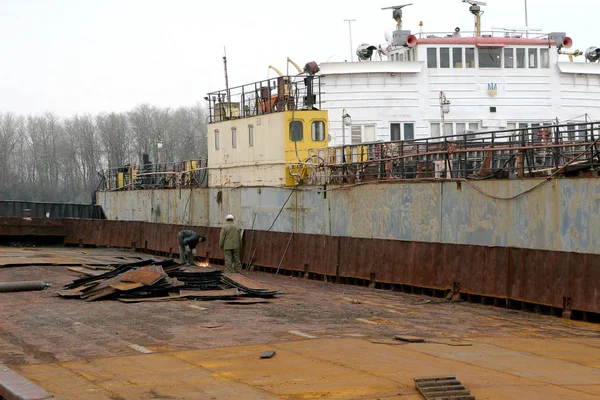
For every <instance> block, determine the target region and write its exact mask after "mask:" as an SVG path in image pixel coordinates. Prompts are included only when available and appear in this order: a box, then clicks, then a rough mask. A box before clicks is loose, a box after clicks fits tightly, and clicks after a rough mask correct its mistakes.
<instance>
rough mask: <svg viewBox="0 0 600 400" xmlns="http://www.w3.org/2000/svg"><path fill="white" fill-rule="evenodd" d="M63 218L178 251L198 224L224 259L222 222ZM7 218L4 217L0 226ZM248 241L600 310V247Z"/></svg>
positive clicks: (92, 233) (255, 259)
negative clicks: (586, 250)
mask: <svg viewBox="0 0 600 400" xmlns="http://www.w3.org/2000/svg"><path fill="white" fill-rule="evenodd" d="M34 221H35V220H34ZM37 221H40V220H37ZM40 222H43V220H41V221H40ZM62 222H63V225H64V229H65V232H66V237H65V243H68V244H80V245H101V246H115V247H128V248H129V247H131V248H136V249H138V250H146V251H155V252H162V253H167V254H173V255H174V256H177V254H178V252H179V247H178V244H177V232H179V231H180V230H182V229H194V230H196V231H197V232H198V233H200V234H202V235H206V236H207V238H208V240H207V241H206V242H204V243H200V244H199V245H198V247H197V249H196V253H197V254H198V255H199V256H208V257H209V258H210V259H213V260H222V259H223V253H222V251H221V250H219V232H220V230H219V228H213V227H198V226H182V225H167V224H156V223H150V222H123V221H111V220H81V219H63V220H62ZM5 225H6V223H5V224H4V225H2V224H0V230H3V229H4V228H3V227H4V226H5ZM1 234H2V232H1V231H0V235H1ZM243 242H244V248H243V252H242V260H243V261H244V263H251V264H253V265H257V266H262V267H271V268H279V267H280V268H281V269H282V270H288V271H300V272H304V273H312V274H318V275H322V276H327V277H333V278H355V279H361V280H364V281H367V282H372V283H380V284H391V285H410V286H412V287H418V288H425V289H433V290H442V291H448V290H450V291H454V290H458V291H459V292H460V293H463V294H468V295H477V296H486V297H491V298H495V299H504V300H514V301H520V302H527V303H533V304H539V305H543V306H549V307H554V308H558V309H564V310H567V311H568V310H577V311H582V312H592V313H600V255H596V254H581V253H568V252H560V251H547V250H531V249H522V248H513V247H486V246H473V245H457V244H443V243H426V242H408V241H400V240H382V239H365V238H351V237H336V236H327V235H309V234H299V233H294V234H291V233H284V232H268V231H248V230H247V231H245V233H244V240H243Z"/></svg>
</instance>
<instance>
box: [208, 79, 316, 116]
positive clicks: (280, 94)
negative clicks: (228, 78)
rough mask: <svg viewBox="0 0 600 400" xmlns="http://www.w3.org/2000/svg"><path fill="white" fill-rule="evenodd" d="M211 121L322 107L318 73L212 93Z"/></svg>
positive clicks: (210, 97)
mask: <svg viewBox="0 0 600 400" xmlns="http://www.w3.org/2000/svg"><path fill="white" fill-rule="evenodd" d="M204 99H205V100H206V101H208V104H209V107H208V108H209V122H210V123H214V122H220V121H228V120H234V119H239V118H248V117H253V116H258V115H265V114H271V113H276V112H282V111H292V110H305V109H308V110H311V109H315V108H316V109H320V108H321V82H320V77H319V76H310V75H306V74H300V75H296V76H292V75H287V76H280V77H277V78H272V79H267V80H263V81H259V82H254V83H251V84H248V85H243V86H236V87H233V88H230V89H229V90H220V91H217V92H212V93H209V94H208V96H206V97H205V98H204Z"/></svg>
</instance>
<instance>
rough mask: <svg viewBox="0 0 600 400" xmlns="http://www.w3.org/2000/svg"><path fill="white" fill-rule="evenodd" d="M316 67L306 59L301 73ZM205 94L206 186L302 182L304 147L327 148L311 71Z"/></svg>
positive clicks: (316, 83)
mask: <svg viewBox="0 0 600 400" xmlns="http://www.w3.org/2000/svg"><path fill="white" fill-rule="evenodd" d="M311 68H315V69H316V68H317V67H316V64H313V63H309V64H307V66H306V67H305V72H306V71H310V70H311ZM305 72H304V73H301V74H299V75H297V76H280V77H278V78H275V79H269V80H265V81H260V82H255V83H252V84H249V85H244V86H239V87H235V88H231V89H226V90H223V91H219V92H214V93H209V94H208V96H207V97H206V100H208V102H209V124H208V169H209V186H214V187H228V186H285V185H294V184H296V182H298V181H302V173H303V171H302V168H296V167H292V166H290V163H294V162H295V163H298V164H302V163H303V162H306V158H307V157H308V149H318V148H324V147H327V144H328V139H329V134H328V129H329V124H328V113H327V111H325V110H321V109H320V107H321V90H320V78H319V77H318V76H314V73H305Z"/></svg>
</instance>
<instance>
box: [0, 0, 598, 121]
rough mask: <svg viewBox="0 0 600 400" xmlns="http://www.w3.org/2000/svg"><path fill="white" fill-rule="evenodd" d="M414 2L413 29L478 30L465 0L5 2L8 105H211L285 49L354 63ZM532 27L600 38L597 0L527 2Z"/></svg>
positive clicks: (504, 13)
mask: <svg viewBox="0 0 600 400" xmlns="http://www.w3.org/2000/svg"><path fill="white" fill-rule="evenodd" d="M409 1H412V2H413V3H415V4H414V5H413V6H410V7H407V8H405V11H404V27H405V28H406V29H412V30H413V32H418V28H419V27H418V22H419V20H422V21H423V22H424V27H423V30H424V31H425V32H440V31H452V30H453V29H454V28H455V27H456V26H459V27H461V29H462V30H464V31H470V30H473V16H472V15H471V14H470V13H469V11H468V5H467V4H464V3H462V2H461V0H386V1H383V0H378V1H375V2H370V1H348V0H324V1H321V2H314V3H312V4H311V3H310V2H281V1H272V0H255V1H240V0H227V1H211V2H208V1H201V0H195V1H192V0H189V1H184V0H170V1H158V0H139V1H134V0H94V1H92V0H71V1H68V0H54V1H52V0H12V1H11V0H0V37H2V40H1V43H2V45H1V46H2V47H1V48H2V53H1V54H2V62H1V64H0V111H2V112H5V111H12V112H16V113H25V114H29V113H33V114H39V113H43V112H45V111H52V112H55V113H57V114H58V115H60V116H68V115H71V114H73V113H85V112H90V113H97V112H101V111H124V110H128V109H131V108H132V107H134V106H135V105H137V104H139V103H142V102H149V103H152V104H155V105H159V106H170V107H177V106H180V105H192V104H194V103H196V102H198V101H200V102H202V103H204V100H203V97H204V96H205V95H206V92H209V91H214V90H219V89H223V88H224V86H225V83H224V76H223V64H222V56H223V46H226V47H227V59H228V66H229V82H230V85H231V86H237V85H241V84H245V83H250V82H253V81H257V80H261V79H266V78H267V77H269V76H270V77H273V76H275V74H274V72H273V71H270V72H269V70H268V65H269V64H273V65H274V66H276V67H277V68H279V69H281V70H283V71H285V68H286V66H285V61H286V57H288V56H289V57H290V58H291V59H292V60H294V61H295V62H296V63H298V64H299V65H300V66H303V65H304V64H305V63H306V62H308V61H312V60H314V61H317V62H319V63H320V62H324V61H327V60H328V59H330V60H332V61H334V60H337V61H340V60H344V59H348V60H349V59H350V46H349V35H348V23H347V22H344V21H343V20H344V19H347V18H352V19H356V22H354V23H353V24H352V39H353V45H354V46H353V47H354V48H356V46H358V45H359V44H360V43H372V44H379V43H384V32H385V30H390V31H392V30H393V29H394V26H395V22H394V20H393V19H392V17H391V10H385V11H382V10H381V8H382V7H387V6H393V5H397V3H398V4H402V3H404V2H409ZM487 2H488V6H487V7H484V10H485V14H484V15H483V29H484V30H485V29H490V28H491V27H492V26H494V27H502V26H503V27H523V26H524V25H525V18H524V10H523V4H524V0H488V1H487ZM528 6H529V22H530V23H529V25H530V26H531V27H532V28H541V29H543V31H544V32H550V31H564V32H567V34H568V35H569V36H571V37H572V38H573V40H574V48H579V49H580V50H585V49H586V48H587V47H589V46H592V45H598V46H600V31H599V30H598V29H597V28H595V27H596V26H597V23H596V16H597V15H599V14H600V2H599V1H598V0H571V1H559V0H528Z"/></svg>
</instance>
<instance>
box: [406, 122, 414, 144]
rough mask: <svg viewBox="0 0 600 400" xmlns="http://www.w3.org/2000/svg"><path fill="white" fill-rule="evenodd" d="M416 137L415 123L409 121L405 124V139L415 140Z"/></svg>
mask: <svg viewBox="0 0 600 400" xmlns="http://www.w3.org/2000/svg"><path fill="white" fill-rule="evenodd" d="M414 138H415V124H413V123H412V122H407V123H405V124H404V140H414Z"/></svg>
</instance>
